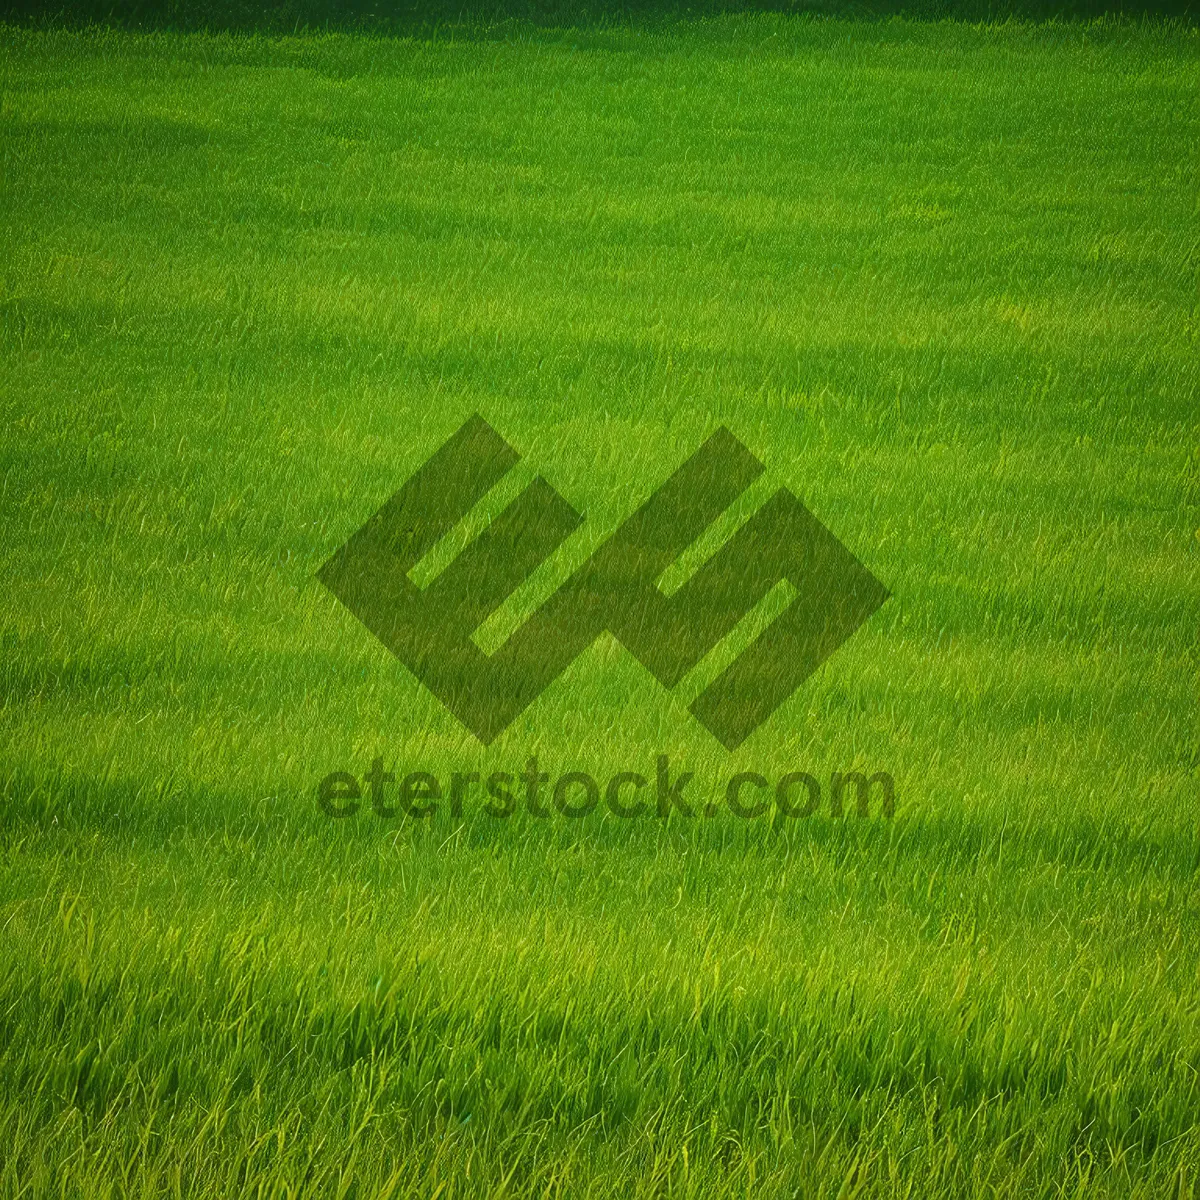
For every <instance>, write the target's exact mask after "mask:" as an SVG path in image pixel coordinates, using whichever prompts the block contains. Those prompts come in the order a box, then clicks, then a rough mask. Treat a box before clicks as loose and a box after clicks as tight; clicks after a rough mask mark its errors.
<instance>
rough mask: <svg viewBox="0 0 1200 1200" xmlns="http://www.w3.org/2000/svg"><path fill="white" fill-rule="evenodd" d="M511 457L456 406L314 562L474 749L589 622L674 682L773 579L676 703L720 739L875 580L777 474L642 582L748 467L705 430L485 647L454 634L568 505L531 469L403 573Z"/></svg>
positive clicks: (553, 537) (472, 624) (553, 530)
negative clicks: (454, 539) (708, 668)
mask: <svg viewBox="0 0 1200 1200" xmlns="http://www.w3.org/2000/svg"><path fill="white" fill-rule="evenodd" d="M518 461H520V455H519V454H518V453H517V452H516V451H515V450H514V449H513V448H512V447H511V446H510V445H509V444H508V443H507V442H506V441H505V440H504V439H503V438H502V437H501V436H500V435H499V434H498V433H497V432H496V431H495V430H494V429H493V428H492V427H491V426H490V425H489V424H488V423H487V422H486V421H485V420H484V419H483V418H482V417H480V416H478V415H475V416H473V417H471V418H470V420H468V421H467V422H466V424H464V425H463V426H462V428H461V429H459V431H458V432H457V433H455V434H454V435H453V436H452V437H451V438H450V439H449V440H448V441H447V442H446V443H445V444H444V445H443V446H442V447H441V448H440V449H439V450H437V451H436V452H435V453H434V454H433V455H432V457H430V458H429V459H428V460H427V461H426V462H425V463H424V465H423V466H421V467H420V468H419V469H418V470H417V472H416V473H415V474H414V475H413V476H412V477H411V478H410V479H409V480H408V481H407V482H406V483H405V484H404V485H403V486H402V487H401V488H400V489H399V490H398V491H397V492H396V493H395V494H394V495H393V496H392V497H391V498H390V499H389V500H388V501H387V502H386V503H385V504H384V505H383V506H382V507H381V508H380V509H379V510H378V511H377V512H376V513H375V514H374V515H373V516H372V517H370V519H369V520H368V521H367V522H366V524H364V525H363V526H362V528H361V529H359V530H358V531H357V532H355V533H354V534H353V535H352V536H351V537H350V538H349V540H348V541H347V542H346V543H345V545H343V546H342V547H340V548H339V549H338V550H337V551H336V552H335V553H334V554H333V555H332V556H331V557H330V559H329V560H328V561H327V562H326V563H325V564H324V565H323V566H322V567H321V568H320V570H319V571H318V573H317V574H318V578H320V580H321V581H322V583H323V584H324V585H325V586H326V587H327V588H328V589H329V590H330V591H331V592H332V593H333V594H334V595H335V596H336V597H337V598H338V599H339V600H340V601H341V602H342V604H344V605H345V606H346V608H348V609H349V610H350V612H351V613H353V614H354V616H355V617H357V618H358V620H359V621H361V622H362V624H363V625H365V626H366V628H367V629H368V630H370V632H371V633H372V634H374V635H375V637H376V638H378V639H379V641H380V642H382V643H383V645H384V646H385V647H387V649H388V650H389V651H391V653H392V654H394V655H395V656H396V657H397V658H398V659H399V660H400V661H401V662H402V663H403V664H404V665H405V666H406V667H407V668H408V669H409V670H410V671H411V672H412V673H413V674H414V675H415V676H416V677H417V678H418V679H419V680H420V681H421V683H423V684H424V685H425V686H426V687H427V688H428V689H429V690H430V691H431V692H433V694H434V695H435V696H437V698H438V699H439V700H440V701H441V702H442V703H443V704H444V705H445V706H446V708H448V709H449V710H450V712H451V713H453V714H454V716H455V717H456V718H457V719H458V720H459V721H460V722H461V723H462V724H463V725H464V726H466V728H467V729H469V730H470V731H471V732H472V733H473V734H474V735H475V736H476V737H477V738H478V739H479V740H480V741H481V742H482V743H483V744H484V745H487V744H489V743H490V742H492V741H493V740H494V739H495V738H496V737H497V736H498V735H499V734H500V733H501V732H502V731H503V730H504V729H505V728H507V727H508V726H509V725H510V724H511V723H512V722H513V721H514V720H515V719H516V718H517V717H518V716H519V715H520V714H521V713H522V712H524V711H525V709H526V708H527V707H528V706H529V705H530V704H532V703H533V702H534V700H536V699H537V698H538V696H540V695H541V693H542V692H543V691H544V690H545V689H546V688H547V687H549V685H550V684H551V683H553V682H554V680H555V679H557V678H558V677H559V676H560V675H561V674H562V673H563V672H564V671H565V670H566V669H567V667H568V666H569V665H570V664H571V663H572V662H573V661H574V659H575V658H576V657H577V656H578V655H579V654H581V653H582V652H583V651H584V650H586V649H587V648H588V647H589V646H590V645H591V644H592V643H593V642H594V641H595V640H596V638H597V637H599V636H600V635H601V634H602V633H605V632H609V633H611V634H612V635H613V636H614V637H616V638H617V640H618V641H619V642H620V643H621V644H622V645H623V646H624V647H625V648H626V649H627V650H628V651H629V652H630V653H631V654H632V655H633V656H634V657H635V658H636V659H637V660H638V662H640V663H641V664H642V665H643V666H644V667H645V668H646V670H648V671H649V672H650V673H651V674H652V675H653V676H654V678H655V679H657V680H658V682H659V683H660V684H662V686H663V687H665V688H668V689H671V688H674V687H675V686H676V685H677V684H678V683H679V682H680V681H681V680H682V679H683V678H684V676H686V675H687V674H688V672H689V671H691V669H692V668H693V667H694V666H696V664H697V663H699V662H700V661H701V659H703V658H704V657H705V656H706V655H707V654H708V653H709V652H710V651H711V650H712V649H713V648H714V647H716V646H717V645H718V643H720V642H721V641H722V640H723V639H724V638H725V637H726V635H727V634H729V633H730V632H731V631H732V630H733V628H734V627H735V626H736V625H737V624H738V622H739V621H740V620H741V619H742V618H743V617H744V616H745V615H746V614H747V613H748V612H750V611H751V610H753V609H754V608H755V606H756V605H757V604H758V603H759V602H760V601H761V600H762V599H763V597H764V596H766V595H767V593H768V592H770V591H771V590H772V589H773V588H774V587H775V586H776V585H777V584H778V583H780V582H781V581H782V580H786V581H787V582H788V583H789V584H790V585H791V588H792V599H791V602H790V603H789V604H788V606H787V607H786V608H785V609H784V610H783V612H782V613H780V615H779V616H777V617H776V618H775V620H774V621H772V622H771V623H770V624H769V625H768V626H767V627H766V629H764V630H763V631H762V633H761V634H759V636H758V637H757V638H756V639H755V640H754V641H753V642H752V643H751V644H750V645H749V646H748V647H746V649H745V650H743V651H742V653H741V654H739V655H738V656H737V658H735V659H734V661H733V662H732V663H730V664H729V665H728V666H727V667H726V668H725V669H724V670H723V671H722V672H721V673H720V674H719V675H718V676H717V677H716V678H715V679H714V680H713V681H712V682H711V683H709V685H708V686H707V687H706V688H705V689H704V690H703V691H702V692H701V693H700V694H699V695H698V696H697V697H696V699H695V700H694V701H693V702H692V703H691V705H690V706H689V708H690V711H691V713H692V715H693V716H694V717H695V718H696V719H697V720H698V721H699V722H700V723H701V724H702V725H703V726H704V727H705V728H706V729H708V730H709V731H710V732H711V733H712V734H713V735H714V736H715V737H716V738H717V740H718V741H720V742H721V744H722V745H723V746H725V747H726V749H728V750H733V749H735V748H736V747H737V746H739V745H740V744H741V743H742V742H743V741H744V740H745V739H746V738H747V737H748V736H749V735H750V734H751V733H752V732H753V731H754V730H755V729H757V728H758V727H759V726H760V725H761V724H763V722H765V721H766V720H767V719H768V718H769V717H770V716H771V714H772V713H773V712H774V711H775V710H776V709H777V708H778V707H779V705H781V704H782V703H783V702H784V701H785V700H786V699H787V698H788V697H789V696H790V695H791V694H792V693H793V692H794V691H795V690H796V689H797V688H798V687H799V686H800V685H801V684H802V683H803V682H804V680H805V679H807V678H808V676H809V675H811V674H812V672H813V671H815V670H816V669H817V667H819V666H820V665H821V663H823V662H824V661H825V660H826V659H827V658H828V657H829V656H830V655H831V654H833V653H834V651H835V650H837V648H838V647H839V646H840V645H841V644H842V643H843V642H844V641H846V639H847V638H849V637H850V636H851V634H853V633H854V632H855V631H856V630H857V629H858V628H859V627H860V626H861V625H863V624H864V623H865V622H866V621H867V620H868V619H869V618H870V617H871V616H872V614H874V613H875V612H876V611H877V610H878V609H879V608H880V606H881V605H882V604H883V603H884V602H885V601H886V600H887V599H888V597H889V594H890V593H889V592H888V590H887V589H886V588H885V587H884V585H883V584H882V583H880V582H879V580H878V579H876V578H875V576H874V575H872V574H871V572H870V571H869V570H868V569H867V568H866V567H865V566H863V564H862V563H861V562H859V561H858V559H857V558H855V557H854V555H853V554H851V552H850V551H849V550H848V549H846V547H845V546H843V545H842V543H841V542H839V541H838V539H837V538H836V537H834V535H833V534H832V533H830V532H829V530H828V529H826V528H825V526H824V525H822V524H821V522H820V521H818V520H817V518H816V517H814V516H813V514H812V513H811V512H809V511H808V509H807V508H805V507H804V505H803V504H802V503H801V502H800V501H799V500H798V499H797V498H796V497H795V496H794V495H793V494H792V493H791V492H789V491H788V490H787V489H786V488H781V489H779V490H778V491H777V492H775V493H774V494H773V495H772V496H771V497H770V499H768V500H767V501H766V502H765V503H764V504H763V505H762V506H761V507H760V508H759V509H758V510H757V512H755V513H754V515H753V516H751V517H750V518H749V520H747V521H746V522H745V523H744V524H742V525H741V526H740V527H739V528H738V529H737V531H736V532H735V533H734V534H733V535H732V536H731V537H730V538H729V539H728V540H727V541H726V542H725V544H724V545H723V546H722V547H721V548H720V549H719V550H718V551H717V552H716V553H715V554H714V555H713V556H712V557H711V558H709V559H708V561H707V562H705V563H704V564H703V565H702V566H701V567H700V568H699V569H698V570H697V571H696V572H695V573H694V574H693V575H692V576H691V577H690V578H689V579H688V580H687V581H686V582H685V583H684V584H683V585H682V586H680V587H679V588H678V589H677V590H676V591H675V592H674V593H673V594H672V595H670V596H668V595H666V594H665V593H664V592H663V591H662V590H661V589H660V588H659V587H658V586H657V580H658V579H659V578H660V576H662V574H663V572H664V571H666V569H667V568H668V567H669V566H670V565H671V564H672V563H673V562H674V561H675V560H676V559H677V558H678V557H679V556H680V554H682V553H683V552H684V551H685V550H686V549H687V548H688V547H689V546H690V545H691V544H692V543H693V542H694V541H695V540H696V539H697V538H698V537H699V536H700V535H701V534H702V533H703V532H704V530H705V529H706V528H707V527H708V526H709V525H711V524H712V522H713V521H714V520H716V519H717V518H718V517H719V516H720V515H721V513H723V512H724V511H725V510H726V509H727V508H728V507H729V506H730V505H731V504H732V503H733V502H734V501H735V500H736V499H737V497H738V496H740V495H741V494H742V493H743V492H744V491H745V490H746V488H747V487H749V486H750V484H751V483H752V482H753V481H754V480H755V479H756V478H757V477H758V476H759V475H761V473H762V471H763V465H762V463H760V462H759V461H758V459H756V458H755V457H754V455H753V454H751V453H750V451H749V450H747V449H746V447H745V446H743V445H742V443H741V442H739V441H738V439H737V438H736V437H734V435H733V434H732V433H730V431H729V430H728V429H725V428H723V427H722V428H721V429H718V430H717V431H716V432H715V433H714V434H713V435H712V436H711V437H710V438H708V440H707V441H706V442H705V443H704V444H703V445H702V446H701V447H700V448H699V449H698V450H697V451H696V452H695V454H693V455H692V456H691V457H690V458H689V459H688V460H687V461H686V462H684V463H683V464H682V465H681V466H680V467H678V469H677V470H676V471H675V472H674V473H673V474H672V475H671V476H670V477H669V478H668V479H667V480H666V481H665V482H664V483H663V484H662V485H661V486H660V487H659V488H658V489H657V490H656V491H655V492H654V493H653V495H651V496H650V498H649V499H648V500H646V502H645V503H644V504H643V505H642V506H641V507H640V508H639V509H638V510H637V511H636V512H634V513H633V514H632V515H631V516H630V517H629V518H628V519H627V520H626V521H625V522H624V523H623V524H622V525H621V526H620V527H619V528H618V529H617V530H616V532H615V533H613V534H612V536H611V537H609V538H608V540H607V541H605V542H604V543H603V544H602V545H601V546H600V547H599V548H598V549H597V550H596V551H595V552H594V553H593V554H592V555H591V557H590V558H589V559H588V560H587V561H586V562H585V563H584V564H583V565H582V566H581V567H579V568H578V569H577V570H576V571H575V572H574V573H573V574H572V575H571V576H570V577H569V578H568V579H567V580H566V581H565V582H564V583H563V584H562V585H561V586H560V587H559V588H558V590H557V591H556V592H554V594H553V595H551V596H550V597H549V599H548V600H546V601H545V603H544V604H542V605H541V607H540V608H538V609H537V610H536V611H535V612H534V613H533V614H532V615H530V616H529V617H528V618H527V619H526V621H525V623H524V624H523V625H521V626H520V627H519V628H518V629H517V630H516V631H515V632H514V633H513V634H512V635H511V636H510V637H509V638H508V640H507V641H506V642H505V643H504V644H503V645H502V646H501V647H500V648H499V649H498V650H496V651H495V653H493V654H490V655H489V654H485V653H484V651H483V650H481V649H480V648H479V647H478V646H477V645H476V644H475V642H474V641H473V640H472V637H471V635H472V634H473V633H474V631H475V630H476V629H478V628H479V626H480V625H482V624H483V622H484V621H486V620H487V618H488V617H489V616H490V615H491V614H492V613H493V612H495V611H496V610H497V609H498V608H499V607H500V606H501V605H502V604H503V603H504V601H505V600H506V599H507V598H508V597H509V596H510V595H511V594H512V593H513V592H514V591H515V590H516V589H517V588H518V587H519V586H520V585H521V584H522V583H523V582H524V581H525V580H526V579H528V578H529V577H530V576H531V575H532V574H533V572H534V571H536V570H537V569H538V567H539V566H540V565H541V564H542V562H543V561H545V559H546V558H547V557H548V556H549V555H550V554H551V553H552V552H553V551H554V550H555V549H556V548H557V547H558V546H559V545H561V543H562V542H563V541H564V540H565V539H566V538H567V537H568V536H569V535H570V534H571V533H573V532H574V531H575V530H576V529H577V528H578V527H579V526H580V525H581V524H582V523H583V517H582V516H581V514H580V513H578V512H577V511H576V510H575V509H574V508H572V507H571V505H570V504H569V503H568V502H567V501H566V500H565V499H563V497H562V496H560V495H559V494H558V493H557V492H556V491H555V490H554V489H553V488H552V487H551V486H550V485H549V484H548V483H547V482H546V481H545V480H544V479H542V478H541V477H540V476H539V477H538V478H536V479H534V480H533V482H531V483H530V484H529V485H528V486H527V487H526V488H525V490H524V491H522V492H521V493H520V495H519V496H517V498H516V499H515V500H513V501H512V503H511V504H510V505H509V506H508V507H507V508H506V509H505V510H504V511H503V512H502V513H500V514H499V516H497V517H496V518H495V519H494V520H493V521H492V522H491V524H490V525H488V526H487V528H486V529H484V530H483V531H482V532H481V533H480V534H479V535H478V536H477V537H475V539H474V540H473V541H472V542H471V543H470V544H469V545H468V546H467V547H466V548H465V549H464V550H463V551H462V552H461V553H460V554H459V555H458V557H457V558H455V559H454V560H453V561H452V562H451V563H450V564H449V565H448V566H447V567H446V568H445V569H444V570H443V571H442V572H441V573H440V574H439V575H438V576H437V577H436V578H435V579H433V580H432V581H431V582H430V583H428V584H427V586H425V587H424V588H421V587H418V586H417V585H416V584H415V583H414V582H413V581H412V580H411V579H410V577H409V572H410V571H411V570H412V568H413V567H414V566H416V564H417V563H418V562H419V561H420V560H421V559H422V558H423V557H424V556H425V554H426V553H428V551H429V550H430V549H431V548H432V547H433V546H434V545H435V544H436V543H437V542H438V541H440V539H441V538H442V537H443V536H444V535H445V534H446V533H447V532H449V530H451V529H452V528H453V527H454V526H455V525H456V524H457V523H458V522H459V521H460V520H462V518H463V517H464V516H465V515H466V514H467V513H468V512H469V511H470V510H471V509H472V508H473V507H474V505H475V504H476V503H477V502H478V501H479V500H480V499H482V498H483V497H484V496H485V495H486V494H487V493H488V492H489V491H490V490H491V489H492V488H493V487H495V486H496V484H497V483H498V482H499V481H500V479H502V478H503V476H504V475H505V474H507V472H508V471H510V470H511V469H512V467H513V466H514V465H515V464H516V463H517V462H518Z"/></svg>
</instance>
